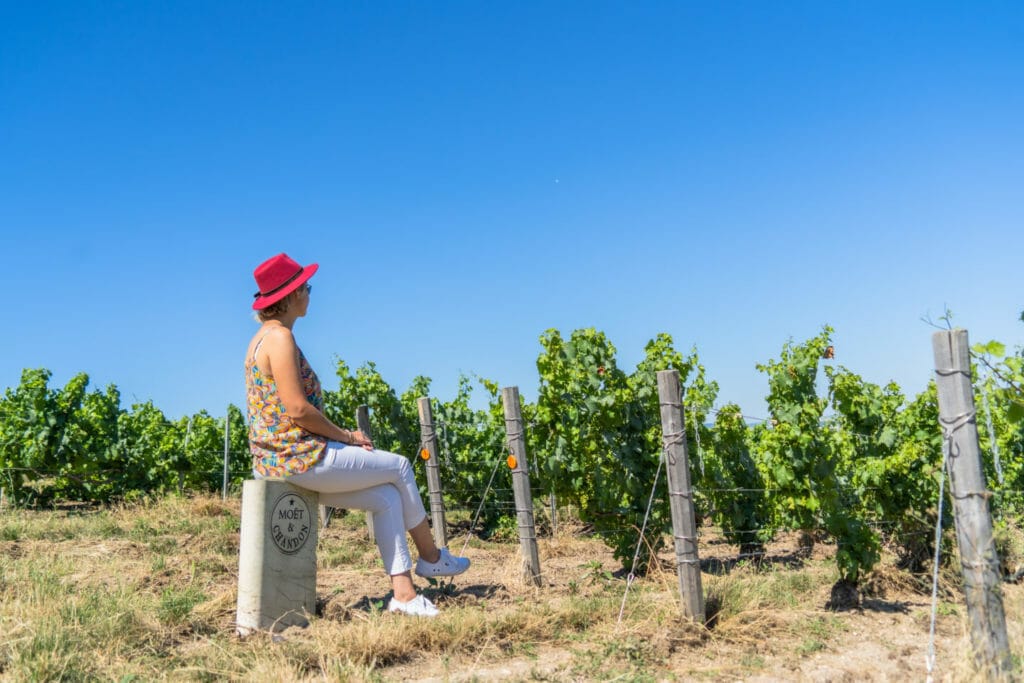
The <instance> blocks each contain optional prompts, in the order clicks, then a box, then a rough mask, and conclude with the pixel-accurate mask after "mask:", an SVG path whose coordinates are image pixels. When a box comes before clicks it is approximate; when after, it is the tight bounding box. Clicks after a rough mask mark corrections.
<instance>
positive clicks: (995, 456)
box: [981, 383, 1003, 486]
mask: <svg viewBox="0 0 1024 683" xmlns="http://www.w3.org/2000/svg"><path fill="white" fill-rule="evenodd" d="M981 404H982V405H983V406H984V407H985V427H986V429H988V440H989V441H990V442H991V443H992V460H993V461H994V462H995V466H996V479H998V480H999V485H1000V486H1002V485H1003V464H1002V462H1000V460H999V439H998V438H996V430H994V429H992V411H991V410H989V407H988V391H987V390H986V389H985V383H982V384H981Z"/></svg>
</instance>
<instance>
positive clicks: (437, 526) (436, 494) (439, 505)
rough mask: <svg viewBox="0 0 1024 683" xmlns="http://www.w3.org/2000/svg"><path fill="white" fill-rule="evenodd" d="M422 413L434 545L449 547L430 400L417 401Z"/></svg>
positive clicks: (421, 425)
mask: <svg viewBox="0 0 1024 683" xmlns="http://www.w3.org/2000/svg"><path fill="white" fill-rule="evenodd" d="M416 407H417V408H418V409H419V413H420V441H422V442H423V451H421V452H420V457H423V456H424V455H426V457H425V458H424V459H425V460H426V465H427V490H428V492H429V493H428V496H429V499H430V524H431V529H432V531H433V532H434V543H435V544H437V547H438V548H444V547H445V546H446V545H448V529H447V527H446V524H445V519H444V498H443V497H442V495H441V471H440V466H439V465H438V461H437V432H435V431H434V411H433V410H432V409H431V407H430V399H429V398H420V399H418V400H417V401H416Z"/></svg>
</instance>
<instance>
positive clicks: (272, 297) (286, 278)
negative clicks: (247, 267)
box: [252, 254, 320, 311]
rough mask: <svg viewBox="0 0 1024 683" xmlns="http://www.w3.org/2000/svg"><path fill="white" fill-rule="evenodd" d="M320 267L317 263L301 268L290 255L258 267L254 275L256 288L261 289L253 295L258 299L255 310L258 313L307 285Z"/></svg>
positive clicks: (267, 261) (276, 258)
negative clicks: (307, 281)
mask: <svg viewBox="0 0 1024 683" xmlns="http://www.w3.org/2000/svg"><path fill="white" fill-rule="evenodd" d="M319 267H320V266H319V265H318V264H316V263H311V264H309V265H308V266H300V265H299V264H298V263H296V262H295V261H294V260H292V258H291V257H290V256H288V254H278V255H277V256H272V257H270V258H268V259H267V260H266V261H264V262H263V263H261V264H259V265H258V266H256V270H254V271H253V273H252V274H253V276H255V278H256V286H257V287H259V291H258V292H256V293H255V294H254V295H253V297H255V299H256V301H254V302H252V307H253V309H254V310H257V311H258V310H260V309H261V308H266V307H267V306H269V305H271V304H276V303H277V302H278V301H280V300H281V299H283V298H285V297H286V296H288V295H289V294H291V293H292V292H294V291H295V290H296V289H298V288H299V287H301V286H302V285H303V284H305V282H306V280H308V279H309V278H311V277H313V274H314V273H315V272H316V271H317V269H318V268H319Z"/></svg>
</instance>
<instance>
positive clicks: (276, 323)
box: [263, 316, 296, 330]
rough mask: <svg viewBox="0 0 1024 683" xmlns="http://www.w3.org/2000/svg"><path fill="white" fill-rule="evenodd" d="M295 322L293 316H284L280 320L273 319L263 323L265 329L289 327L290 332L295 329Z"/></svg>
mask: <svg viewBox="0 0 1024 683" xmlns="http://www.w3.org/2000/svg"><path fill="white" fill-rule="evenodd" d="M295 320H296V318H293V317H291V316H282V317H280V318H271V319H270V320H265V321H263V326H264V327H287V328H288V329H289V330H290V329H292V328H293V327H295Z"/></svg>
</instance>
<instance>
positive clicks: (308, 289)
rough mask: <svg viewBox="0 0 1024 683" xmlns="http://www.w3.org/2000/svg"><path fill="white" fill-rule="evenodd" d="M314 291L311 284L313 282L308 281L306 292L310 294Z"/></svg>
mask: <svg viewBox="0 0 1024 683" xmlns="http://www.w3.org/2000/svg"><path fill="white" fill-rule="evenodd" d="M312 291H313V285H311V284H309V283H308V282H307V283H306V294H309V293H311V292H312Z"/></svg>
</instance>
